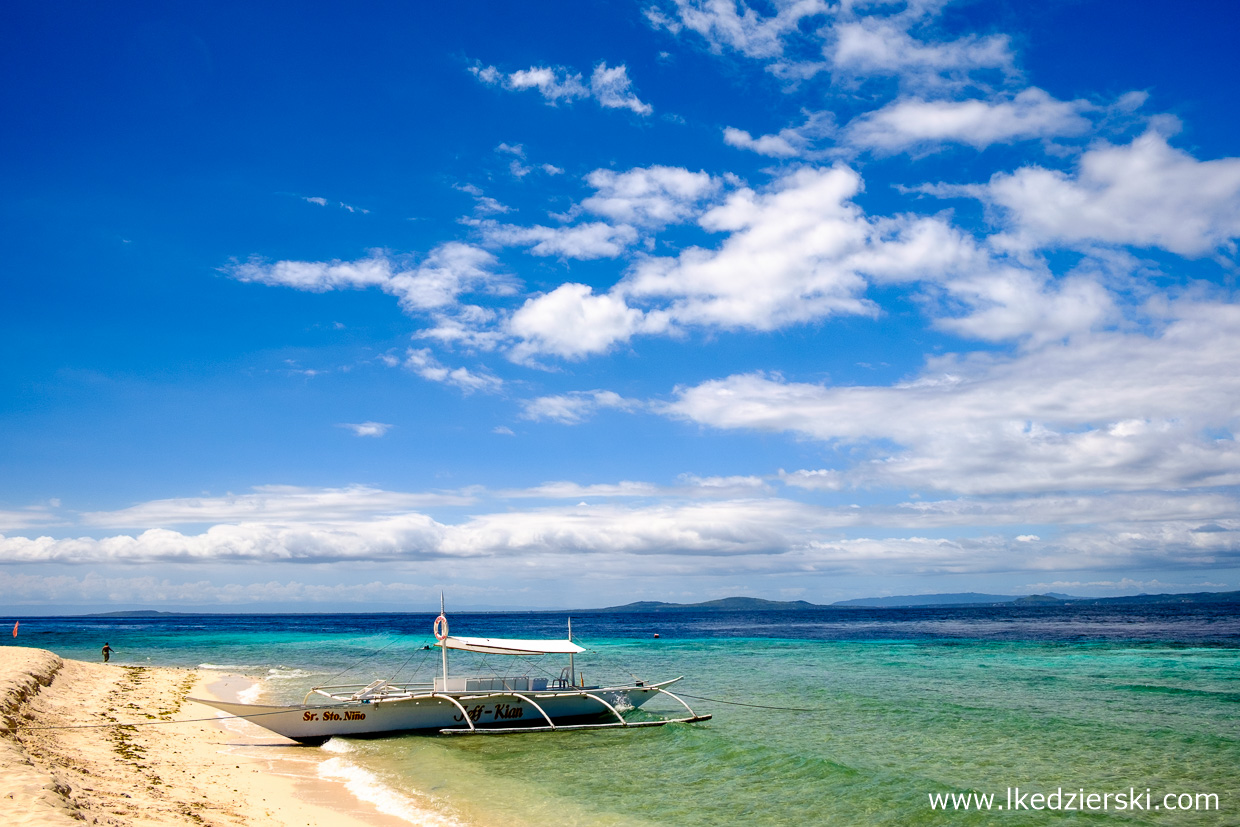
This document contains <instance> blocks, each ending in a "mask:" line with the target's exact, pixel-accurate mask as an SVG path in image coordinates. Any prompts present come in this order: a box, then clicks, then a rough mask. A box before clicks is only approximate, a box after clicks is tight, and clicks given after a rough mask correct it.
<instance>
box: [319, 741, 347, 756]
mask: <svg viewBox="0 0 1240 827" xmlns="http://www.w3.org/2000/svg"><path fill="white" fill-rule="evenodd" d="M319 749H320V750H322V751H323V752H335V753H339V754H341V755H343V754H345V753H348V752H353V745H352V744H350V743H349V742H348V741H346V740H344V739H343V738H333V739H331V740H330V741H328V742H327V743H326V744H324V745H323V746H321V747H319Z"/></svg>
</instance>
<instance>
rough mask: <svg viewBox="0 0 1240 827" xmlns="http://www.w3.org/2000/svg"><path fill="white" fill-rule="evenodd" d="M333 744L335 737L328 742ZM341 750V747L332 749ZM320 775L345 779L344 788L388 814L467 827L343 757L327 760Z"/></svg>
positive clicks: (442, 826) (432, 826) (440, 826)
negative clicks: (388, 784) (386, 783)
mask: <svg viewBox="0 0 1240 827" xmlns="http://www.w3.org/2000/svg"><path fill="white" fill-rule="evenodd" d="M334 743H336V739H333V740H331V741H328V742H327V744H334ZM327 744H325V745H324V747H326V746H327ZM350 749H351V748H350ZM338 750H339V747H337V749H336V750H332V751H338ZM318 774H319V777H320V778H323V779H326V780H329V781H340V782H343V783H344V786H345V789H347V790H348V791H349V793H350V794H352V795H353V796H354V797H355V798H358V799H360V800H362V801H365V802H366V803H368V804H372V805H374V807H375V809H376V810H378V811H379V812H381V813H383V814H385V815H390V816H394V817H396V818H399V819H401V820H403V821H407V822H409V823H410V824H418V825H428V826H429V827H465V824H464V822H462V821H459V820H458V819H456V818H453V817H452V816H450V815H447V814H444V813H440V812H437V811H435V810H431V809H429V808H427V807H425V806H423V805H421V804H419V803H418V802H417V801H416V800H414V798H412V797H411V796H409V795H407V794H405V793H402V792H397V791H396V790H394V789H392V788H391V787H388V786H387V785H385V784H384V783H383V782H382V781H381V780H380V779H379V777H378V776H377V775H375V774H374V773H372V772H370V771H369V770H364V769H362V768H361V767H359V766H357V765H356V764H353V763H351V762H349V761H346V760H345V759H343V758H329V759H327V760H326V761H324V762H323V763H322V764H320V765H319V769H318Z"/></svg>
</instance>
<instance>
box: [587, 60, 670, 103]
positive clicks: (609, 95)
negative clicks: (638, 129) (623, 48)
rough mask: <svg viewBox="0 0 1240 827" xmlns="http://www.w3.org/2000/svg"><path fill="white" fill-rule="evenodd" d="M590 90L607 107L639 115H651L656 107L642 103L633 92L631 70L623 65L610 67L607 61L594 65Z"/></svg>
mask: <svg viewBox="0 0 1240 827" xmlns="http://www.w3.org/2000/svg"><path fill="white" fill-rule="evenodd" d="M590 91H591V92H592V93H593V94H594V97H595V99H597V100H598V103H599V106H602V107H603V108H605V109H627V110H629V111H630V112H634V113H636V114H638V115H649V114H650V113H651V112H653V111H654V107H653V106H651V105H650V104H648V103H642V101H640V100H638V98H637V95H635V94H633V83H632V81H630V80H629V70H628V69H627V68H626V67H624V66H623V65H621V66H614V67H611V68H608V66H607V64H606V63H600V64H599V65H598V66H595V67H594V74H593V75H591V76H590Z"/></svg>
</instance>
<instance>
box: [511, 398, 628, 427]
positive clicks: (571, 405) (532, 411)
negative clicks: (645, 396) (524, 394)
mask: <svg viewBox="0 0 1240 827" xmlns="http://www.w3.org/2000/svg"><path fill="white" fill-rule="evenodd" d="M522 407H523V408H524V411H523V412H522V417H523V418H525V419H532V420H535V421H539V420H548V419H549V420H552V421H554V422H559V423H562V424H564V425H576V424H579V423H581V422H584V421H585V420H586V419H588V418H589V417H591V416H593V415H594V413H595V412H597V411H599V410H601V409H604V408H611V409H616V410H622V411H634V410H638V409H640V408H642V407H643V403H642V402H639V401H638V400H636V399H625V398H624V397H622V396H621V395H620V394H618V393H616V392H614V391H600V390H595V391H573V392H572V393H568V394H563V395H559V396H540V397H538V398H537V399H527V400H525V401H524V402H522Z"/></svg>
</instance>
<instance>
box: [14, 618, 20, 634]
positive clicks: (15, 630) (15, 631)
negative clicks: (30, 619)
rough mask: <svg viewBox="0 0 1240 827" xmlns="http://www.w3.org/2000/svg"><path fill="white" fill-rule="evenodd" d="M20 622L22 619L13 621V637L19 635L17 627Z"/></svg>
mask: <svg viewBox="0 0 1240 827" xmlns="http://www.w3.org/2000/svg"><path fill="white" fill-rule="evenodd" d="M20 623H21V621H20V620H15V621H13V637H17V627H18V625H19V624H20Z"/></svg>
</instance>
